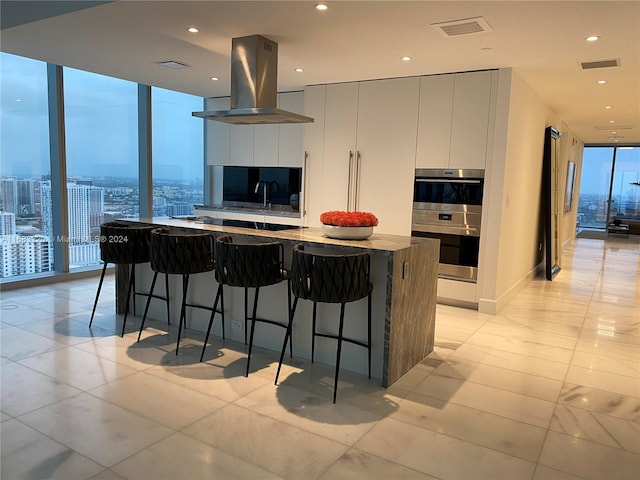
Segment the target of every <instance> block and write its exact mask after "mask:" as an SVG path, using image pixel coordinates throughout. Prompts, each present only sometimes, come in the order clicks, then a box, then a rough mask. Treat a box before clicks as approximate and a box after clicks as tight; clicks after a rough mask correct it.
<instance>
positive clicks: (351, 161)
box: [347, 150, 353, 212]
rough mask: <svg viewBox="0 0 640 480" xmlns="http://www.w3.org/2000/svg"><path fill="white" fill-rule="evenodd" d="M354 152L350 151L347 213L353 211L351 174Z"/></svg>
mask: <svg viewBox="0 0 640 480" xmlns="http://www.w3.org/2000/svg"><path fill="white" fill-rule="evenodd" d="M352 164H353V152H352V151H351V150H349V177H348V182H347V212H350V211H351V173H352V171H353V168H352Z"/></svg>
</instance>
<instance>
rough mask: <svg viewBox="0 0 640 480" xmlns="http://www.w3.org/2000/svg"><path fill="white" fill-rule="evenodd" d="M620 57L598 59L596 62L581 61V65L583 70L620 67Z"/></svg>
mask: <svg viewBox="0 0 640 480" xmlns="http://www.w3.org/2000/svg"><path fill="white" fill-rule="evenodd" d="M619 66H620V59H619V58H612V59H609V60H597V61H595V62H580V67H581V68H582V69H583V70H592V69H594V68H611V67H619Z"/></svg>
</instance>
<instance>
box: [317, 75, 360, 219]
mask: <svg viewBox="0 0 640 480" xmlns="http://www.w3.org/2000/svg"><path fill="white" fill-rule="evenodd" d="M326 88H327V90H326V96H325V111H324V114H325V117H324V162H323V175H322V182H323V190H322V210H323V211H327V210H352V209H353V208H351V206H350V204H351V202H352V201H353V199H352V198H353V197H352V195H353V188H354V186H353V169H354V161H355V154H356V151H355V150H356V128H357V126H358V83H341V84H334V85H327V87H326ZM313 181H316V180H315V179H313Z"/></svg>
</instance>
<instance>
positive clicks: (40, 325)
mask: <svg viewBox="0 0 640 480" xmlns="http://www.w3.org/2000/svg"><path fill="white" fill-rule="evenodd" d="M20 328H23V329H25V330H27V331H29V332H32V333H36V334H38V335H42V336H43V337H47V338H50V339H52V340H55V341H56V342H60V343H63V344H65V345H77V344H78V343H83V342H86V341H88V340H91V339H93V338H101V337H106V336H108V335H113V333H112V332H110V331H109V330H104V329H101V328H99V327H92V328H89V327H88V325H87V322H86V318H85V315H73V316H59V317H56V316H53V315H52V316H50V318H47V319H45V320H38V321H34V322H29V323H25V324H22V325H20Z"/></svg>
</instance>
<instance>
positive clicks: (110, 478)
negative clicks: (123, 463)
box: [89, 468, 126, 480]
mask: <svg viewBox="0 0 640 480" xmlns="http://www.w3.org/2000/svg"><path fill="white" fill-rule="evenodd" d="M89 480H126V479H125V478H124V477H122V476H120V475H118V474H117V473H116V472H114V471H113V470H111V469H110V468H105V469H104V470H102V471H101V472H100V473H98V474H96V475H94V476H93V477H91V478H90V479H89Z"/></svg>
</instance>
